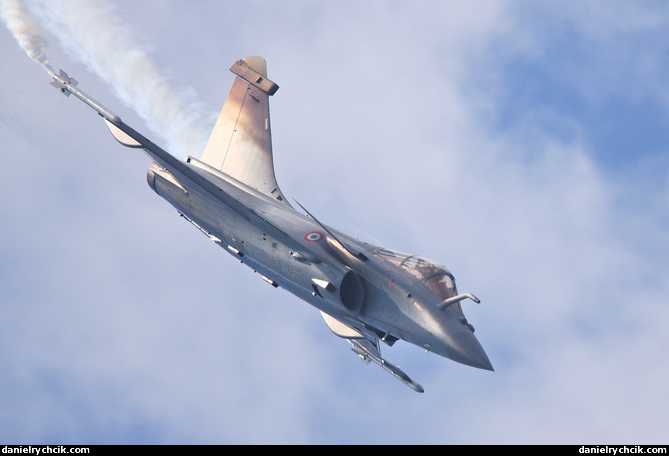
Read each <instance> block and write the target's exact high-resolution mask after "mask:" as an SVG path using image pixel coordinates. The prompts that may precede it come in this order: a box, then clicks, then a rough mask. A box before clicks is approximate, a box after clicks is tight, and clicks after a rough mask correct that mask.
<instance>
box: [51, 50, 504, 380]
mask: <svg viewBox="0 0 669 456" xmlns="http://www.w3.org/2000/svg"><path fill="white" fill-rule="evenodd" d="M230 70H231V71H232V72H233V73H234V74H235V75H236V78H235V81H234V83H233V85H232V89H231V90H230V94H229V95H228V98H227V100H226V101H225V104H224V106H223V109H222V111H221V113H220V115H219V117H218V120H217V121H216V124H215V126H214V129H213V132H212V134H211V136H210V138H209V140H208V142H207V145H206V147H205V149H204V152H203V153H202V156H201V157H200V159H196V158H193V157H188V158H186V159H185V160H180V159H177V158H175V157H174V156H172V155H171V154H169V153H168V152H166V151H165V150H164V149H162V148H160V147H159V146H158V145H156V144H155V143H153V142H151V141H150V140H148V139H147V138H146V137H145V136H143V135H142V134H140V133H138V132H137V131H135V130H134V129H133V128H131V127H130V126H128V125H127V124H125V123H124V122H123V121H122V120H121V119H120V118H119V117H118V116H117V115H116V114H114V113H113V112H111V111H110V110H109V109H107V108H106V107H104V106H103V105H101V104H100V103H98V102H97V101H95V100H94V99H93V98H91V97H90V96H89V95H87V94H86V93H85V92H83V91H82V90H81V89H79V88H78V87H77V85H78V82H77V81H76V80H75V79H73V78H70V77H69V76H68V75H67V73H65V72H64V71H63V70H61V71H60V73H59V74H54V75H53V79H54V80H53V82H51V84H52V85H53V86H55V87H56V88H58V89H59V90H60V91H61V92H62V93H64V94H65V95H67V96H70V94H73V95H75V96H76V97H77V98H79V99H80V100H82V101H83V102H84V103H86V104H87V105H89V106H90V107H92V108H93V109H94V110H96V111H97V112H98V114H99V115H100V116H102V117H103V118H104V120H105V122H106V124H107V127H109V130H110V131H111V133H112V135H113V136H114V138H115V139H116V140H117V141H118V142H119V143H121V144H122V145H124V146H127V147H131V148H137V149H141V150H143V151H144V152H145V153H146V154H147V155H148V156H149V157H150V158H151V160H152V161H153V163H152V164H151V166H150V167H149V170H148V172H147V176H146V177H147V181H148V184H149V186H150V187H151V188H152V189H153V190H154V191H155V192H156V193H157V194H158V195H160V196H161V197H163V198H164V199H165V200H167V201H168V202H169V203H170V204H171V205H172V206H174V207H175V208H176V210H177V211H178V212H179V215H180V216H181V217H183V218H184V219H186V220H187V221H189V222H190V223H192V224H193V225H194V226H195V227H196V228H197V229H198V230H200V231H201V232H202V233H204V234H205V235H206V236H208V237H209V238H210V239H211V240H212V241H214V242H215V243H216V244H218V245H219V246H221V247H222V248H223V250H225V251H226V252H228V253H229V254H231V255H232V256H233V257H235V258H236V259H237V260H239V261H240V262H241V263H243V264H245V265H246V266H248V267H250V268H252V269H253V271H255V272H257V273H258V274H260V275H261V276H262V278H263V279H264V280H265V281H266V282H267V283H269V284H270V285H272V286H273V287H281V288H284V289H286V290H288V291H289V292H291V293H293V294H294V295H295V296H297V297H298V298H300V299H302V300H304V301H306V302H308V303H309V304H311V305H312V306H314V307H315V308H317V309H318V310H319V311H320V312H321V314H322V316H323V319H324V320H325V323H326V324H327V326H328V327H329V328H330V330H332V332H334V333H335V334H336V335H337V336H339V337H342V338H344V339H346V340H348V341H349V342H350V343H351V345H352V351H353V352H354V353H356V354H357V355H358V356H359V357H360V359H361V360H362V361H364V362H365V363H366V364H369V362H370V361H371V362H374V363H375V364H378V365H379V366H380V367H381V368H383V369H384V370H386V371H387V372H389V373H391V374H392V375H394V376H395V377H396V378H398V379H399V380H401V381H402V382H404V383H405V384H406V385H408V386H409V387H411V388H412V389H414V390H415V391H417V392H423V387H421V386H420V385H419V384H418V383H416V382H415V381H413V380H412V379H411V378H410V377H409V376H408V375H406V374H405V373H404V372H403V371H402V370H400V368H399V367H397V366H395V365H393V364H391V363H390V362H388V361H386V360H385V359H384V358H383V357H382V356H381V342H383V343H384V344H386V345H389V346H392V345H393V344H394V343H395V342H397V341H398V340H400V339H401V340H404V341H406V342H409V343H411V344H414V345H417V346H418V347H421V348H423V349H425V350H426V351H429V352H433V353H436V354H438V355H440V356H443V357H446V358H449V359H451V360H453V361H456V362H459V363H462V364H466V365H469V366H473V367H477V368H480V369H486V370H493V368H492V365H491V363H490V360H489V359H488V356H487V355H486V353H485V351H484V350H483V348H482V347H481V345H480V344H479V342H478V340H477V339H476V337H475V336H474V327H473V326H472V325H471V324H470V323H469V322H468V321H467V319H466V318H465V315H464V313H463V310H462V306H461V302H462V301H463V300H472V301H474V302H477V303H478V302H479V300H478V298H476V297H475V296H474V295H473V294H470V293H462V294H460V293H458V291H457V288H456V285H455V278H454V277H453V274H451V272H450V271H449V270H448V269H446V268H445V267H444V266H442V265H441V264H439V263H437V262H435V261H432V260H428V259H426V258H422V257H420V256H417V255H410V254H406V253H401V252H398V251H394V250H390V249H387V248H383V247H379V246H376V245H372V244H369V243H367V242H362V241H360V240H358V239H356V238H353V237H351V236H348V235H346V234H344V233H342V232H340V231H338V230H336V229H334V228H332V227H329V226H327V225H325V224H323V223H321V221H319V220H318V219H317V218H316V217H315V216H314V215H312V214H311V213H310V212H309V211H307V210H306V209H305V208H304V207H302V205H300V204H299V203H298V202H297V201H295V203H297V205H298V206H300V208H301V209H302V210H303V211H304V212H305V213H306V215H305V214H303V213H302V212H300V211H298V210H296V209H295V208H294V207H293V206H292V205H291V204H290V202H289V201H288V199H287V198H286V197H285V195H284V194H283V193H282V192H281V190H280V189H279V186H278V184H277V182H276V178H275V174H274V163H273V158H272V140H271V129H270V119H269V97H270V96H272V95H274V94H275V93H276V91H277V90H278V89H279V86H278V85H277V84H276V83H274V82H273V81H271V80H270V79H268V78H267V65H266V62H265V60H264V59H263V58H262V57H246V58H244V59H242V60H239V61H237V62H235V63H234V64H233V65H232V68H231V69H230Z"/></svg>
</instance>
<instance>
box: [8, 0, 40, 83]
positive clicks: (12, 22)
mask: <svg viewBox="0 0 669 456" xmlns="http://www.w3.org/2000/svg"><path fill="white" fill-rule="evenodd" d="M0 17H2V20H3V21H4V22H5V24H6V25H7V28H8V29H9V30H10V31H11V32H12V34H13V35H14V38H16V41H18V42H19V45H20V46H21V47H22V48H23V49H24V50H25V51H26V53H27V54H28V57H30V58H31V59H33V60H34V61H35V62H37V63H39V64H40V65H42V66H43V67H44V68H45V69H46V70H47V71H48V72H49V74H53V68H51V65H50V63H49V59H48V57H47V56H46V53H45V52H44V48H45V47H47V46H48V43H47V41H46V38H44V36H43V35H42V33H41V32H40V30H39V27H37V25H36V24H35V23H34V22H32V21H31V20H30V19H29V18H28V16H26V13H25V11H24V10H23V8H22V7H21V4H20V3H19V0H0Z"/></svg>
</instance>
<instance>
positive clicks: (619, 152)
mask: <svg viewBox="0 0 669 456" xmlns="http://www.w3.org/2000/svg"><path fill="white" fill-rule="evenodd" d="M83 3H85V4H87V5H89V6H88V7H87V8H83V7H82V6H81V4H80V2H77V1H74V0H57V1H56V0H55V1H53V2H50V6H44V5H43V4H42V3H41V2H40V1H37V0H31V1H29V2H23V4H24V5H25V7H26V10H27V11H28V13H29V14H30V16H31V17H32V18H33V20H35V21H36V22H37V23H38V24H39V25H40V27H41V29H42V31H43V33H44V35H45V36H46V38H47V39H48V41H49V44H50V45H49V47H48V48H47V50H46V52H47V54H48V56H49V58H50V60H51V63H52V65H53V66H54V68H63V69H65V70H66V71H68V72H69V73H70V74H71V75H72V76H74V77H75V78H77V79H78V80H79V81H80V86H81V87H82V88H83V89H84V90H85V91H87V92H88V93H90V94H92V95H93V96H94V97H96V98H97V99H99V100H100V101H101V102H102V103H103V104H105V105H107V106H108V107H109V108H111V109H112V110H113V111H114V112H116V113H117V114H119V115H120V116H121V117H122V118H123V119H124V121H126V122H127V123H129V124H131V125H132V126H134V127H135V128H136V129H138V130H140V131H143V132H146V133H147V134H148V135H149V136H150V137H152V138H153V139H154V140H155V141H156V142H158V143H159V144H165V145H174V147H175V149H178V150H175V155H178V156H183V155H186V154H190V155H193V156H196V157H197V156H199V154H200V153H201V148H200V147H199V146H198V145H197V144H198V143H197V141H194V140H192V139H191V138H192V137H191V136H188V134H190V133H189V131H188V129H187V128H185V127H184V128H182V129H176V128H175V126H174V124H175V122H169V121H165V120H164V117H161V115H162V114H165V112H166V110H165V109H163V108H160V109H158V108H156V107H155V106H156V103H154V102H151V103H149V106H153V110H152V109H148V111H146V112H142V115H143V116H144V117H142V116H140V115H139V114H138V112H137V106H131V105H128V104H126V103H125V101H127V100H122V99H120V98H119V93H120V92H122V90H121V89H122V87H121V86H120V84H121V83H120V82H118V81H120V80H121V79H122V78H123V77H124V74H127V73H122V72H121V71H118V72H117V71H116V70H117V69H118V68H119V67H120V66H121V65H119V64H117V62H118V60H116V59H121V61H123V59H124V56H127V55H131V54H129V52H128V50H127V49H129V48H130V47H132V48H133V49H135V50H137V49H140V50H142V51H144V52H146V53H147V55H148V56H149V57H150V59H151V61H152V62H153V64H154V65H155V69H156V71H157V73H158V74H160V75H162V76H164V80H165V81H167V84H168V85H169V87H170V88H171V90H172V91H173V93H174V94H175V95H174V100H176V101H174V104H175V105H179V103H181V104H180V105H179V106H180V107H181V108H182V109H183V110H185V111H188V112H189V113H190V114H191V116H190V117H188V119H187V120H188V121H184V122H179V125H180V126H181V125H185V126H189V125H190V124H191V123H193V124H194V127H193V128H194V129H195V130H197V131H198V132H199V131H204V132H206V131H208V130H209V129H211V127H212V125H213V120H214V119H215V116H216V114H217V112H218V110H219V109H220V107H221V106H222V104H223V102H224V100H225V97H226V96H227V93H228V91H229V88H230V86H231V84H232V80H233V75H232V73H230V72H229V71H228V69H229V68H230V66H231V65H232V63H233V62H234V61H235V60H237V59H239V58H241V57H244V56H246V55H262V56H264V57H265V58H266V59H267V62H268V70H269V77H270V78H271V79H273V80H275V81H276V82H277V83H278V84H279V85H280V87H281V88H280V90H279V91H278V92H277V94H276V95H275V96H274V97H273V98H272V100H271V114H272V133H273V141H274V154H275V166H276V174H277V178H278V181H279V184H280V185H281V187H282V190H283V191H284V193H286V194H287V195H288V196H290V197H295V198H297V199H298V200H299V201H300V202H301V203H303V204H304V205H305V206H306V207H307V208H309V210H310V211H311V212H313V213H314V214H315V215H316V216H317V217H319V219H321V220H323V221H324V222H326V223H328V224H331V225H333V226H335V227H337V228H339V229H342V230H343V231H347V232H350V233H353V234H355V235H357V236H360V237H361V238H364V239H368V240H370V241H373V242H377V243H381V244H382V245H385V246H387V247H389V248H394V249H397V250H401V251H407V252H412V253H416V254H420V255H423V256H426V257H429V258H433V259H434V260H436V261H438V262H440V263H443V264H445V265H446V266H448V267H449V269H451V271H452V272H453V273H454V274H455V276H456V278H457V279H458V285H459V289H461V290H462V291H467V292H472V293H474V294H476V295H477V296H479V297H480V298H481V300H482V303H481V304H480V305H478V306H474V305H470V306H467V307H466V308H465V313H466V315H467V318H468V320H469V321H470V322H471V323H472V324H473V325H474V326H475V327H476V335H477V337H478V338H479V340H480V341H481V343H482V345H483V346H484V348H485V349H486V351H487V353H488V355H489V357H490V359H491V361H492V363H493V365H494V366H495V369H496V372H494V373H490V372H484V371H480V370H476V369H472V368H468V367H466V366H462V365H458V364H456V363H453V362H450V361H448V360H444V359H440V358H438V357H437V356H434V355H432V354H424V353H423V351H421V350H420V349H418V348H417V347H412V346H409V345H407V344H401V343H398V344H396V345H395V346H394V347H392V348H385V349H384V351H383V353H384V355H385V357H386V358H387V359H388V360H390V361H391V362H393V363H394V364H397V365H400V366H401V367H402V368H403V369H404V370H405V371H406V372H407V373H408V374H409V375H410V376H412V377H413V378H415V379H416V380H417V381H418V382H419V383H421V384H422V385H423V386H424V387H425V389H426V392H425V394H422V395H419V394H415V393H414V392H412V391H411V390H409V389H408V388H406V387H404V386H403V385H402V384H401V383H399V382H397V381H396V380H395V379H393V378H392V377H391V376H389V375H387V374H386V373H385V372H383V371H381V370H380V369H378V368H376V367H375V366H365V365H363V364H362V363H360V362H359V361H358V360H357V359H356V357H355V356H354V355H353V354H352V353H350V351H349V350H348V344H347V343H346V342H345V341H343V340H340V339H338V338H337V337H335V336H334V335H332V334H331V333H330V331H329V330H328V329H327V327H326V326H325V325H324V323H323V322H322V319H321V317H320V315H319V314H318V312H317V311H316V310H315V309H313V308H311V307H309V306H308V305H306V304H304V303H302V302H301V301H299V300H298V299H297V298H294V297H293V296H292V295H290V294H288V293H287V292H285V291H283V290H275V289H273V288H272V287H269V286H267V284H265V283H264V282H263V281H262V280H260V277H259V276H257V275H254V274H253V273H252V271H250V270H248V269H247V268H244V267H242V266H240V265H239V264H237V263H236V262H235V261H234V260H233V259H232V258H231V257H230V256H229V255H227V254H225V253H224V252H222V251H221V250H220V249H219V248H218V247H216V246H214V245H212V244H211V242H210V241H209V240H208V239H206V238H205V237H204V236H202V235H201V234H199V233H198V232H197V230H195V229H194V228H193V227H192V226H190V225H189V224H187V223H185V222H184V221H183V220H181V219H180V218H179V217H178V215H177V213H176V211H175V210H174V209H172V208H171V207H170V206H169V205H168V204H167V203H165V202H164V201H162V200H161V199H160V198H159V197H157V196H156V195H155V194H154V193H153V192H152V191H151V190H150V189H149V188H148V186H147V185H146V181H145V178H144V176H145V172H146V169H147V168H148V166H149V164H150V163H149V161H148V160H147V159H146V157H145V156H143V155H142V154H138V153H136V152H133V151H132V150H129V149H124V148H121V147H120V146H118V145H117V144H116V142H115V141H114V140H113V138H111V136H110V135H109V134H108V132H107V131H106V128H105V127H104V125H103V124H102V122H101V121H100V119H99V118H98V116H96V115H95V113H93V112H92V111H91V110H90V109H88V108H87V107H86V106H84V105H83V104H82V103H79V102H78V101H77V100H74V99H67V98H65V97H63V96H61V95H59V94H58V93H57V92H56V91H55V90H54V89H53V88H52V87H50V86H49V85H48V82H49V76H48V75H47V74H46V72H44V71H43V69H42V68H41V67H40V66H39V65H37V64H36V63H34V62H32V61H31V60H30V59H29V58H28V57H27V56H26V54H25V53H24V52H23V51H22V50H21V49H20V48H19V46H18V45H17V43H16V41H15V40H14V38H13V37H12V35H11V34H10V33H9V32H8V31H5V32H2V33H0V49H1V52H2V56H3V62H5V64H3V73H4V78H5V81H11V83H6V84H3V85H2V86H0V140H1V141H2V150H3V152H2V153H3V166H2V167H1V168H0V195H1V196H0V204H1V205H2V208H3V211H2V215H1V217H2V218H1V219H0V220H1V222H2V223H0V290H2V291H1V292H0V301H1V302H2V306H1V310H0V365H2V366H3V368H2V369H0V440H2V441H3V442H6V443H24V444H25V443H81V444H85V443H317V444H318V443H369V444H374V443H398V444H399V443H416V444H421V443H425V444H428V443H458V444H459V443H465V444H467V443H521V444H522V443H593V442H596V443H610V444H625V443H628V444H630V443H636V444H639V443H648V444H651V443H666V423H667V422H668V421H669V415H668V412H667V410H666V406H665V404H666V403H667V399H669V397H668V393H667V387H666V379H667V377H668V375H669V361H668V358H667V356H666V354H665V347H667V346H669V336H667V332H666V327H667V324H668V323H669V309H668V303H669V280H668V279H667V277H669V262H667V258H668V254H669V248H668V247H669V235H668V234H667V233H669V210H668V209H667V208H668V207H669V181H668V178H669V155H668V151H669V135H668V134H667V128H666V126H667V120H668V117H669V84H668V83H667V82H666V81H667V77H666V75H667V74H668V70H669V42H668V41H667V35H666V30H667V25H669V24H668V22H669V8H668V7H667V6H666V5H665V4H664V3H663V2H644V3H631V4H630V3H629V2H623V1H608V2H603V1H587V2H582V3H580V4H575V3H573V2H550V3H549V2H526V1H525V2H524V1H494V2H493V1H479V2H467V4H466V5H464V4H462V3H454V2H429V1H424V2H419V3H418V4H416V3H415V2H399V1H396V2H390V1H387V2H382V1H375V2H365V3H363V4H360V3H359V2H345V1H342V2H337V3H327V4H324V3H314V2H305V1H287V2H281V3H276V2H271V3H270V2H225V3H224V2H215V1H201V2H197V3H195V4H193V2H179V1H162V0H161V1H145V2H130V1H115V2H111V1H102V0H95V1H89V2H83ZM68 5H69V6H68ZM108 5H113V7H112V9H111V10H110V11H109V10H106V9H105V8H106V7H107V6H108ZM96 8H102V9H101V10H100V9H97V10H96ZM91 10H94V11H93V12H95V11H106V14H104V15H102V16H103V17H104V18H106V19H105V21H106V22H105V23H104V24H95V23H94V22H92V19H91V18H92V17H95V14H92V15H91ZM63 11H69V12H71V11H76V12H77V13H76V14H70V17H69V18H68V19H62V18H63V17H64V15H63V13H62V12H63ZM110 18H111V19H113V20H111V21H110ZM82 24H83V25H82ZM90 24H95V26H94V27H93V29H94V30H97V31H99V32H100V33H98V34H96V36H95V37H94V36H91V33H90V32H87V34H84V35H78V34H77V33H75V31H73V29H72V27H75V28H76V27H79V28H80V29H81V27H85V26H88V25H90ZM102 25H104V26H105V27H107V26H108V27H109V28H110V29H112V30H115V31H117V32H118V33H116V34H112V36H113V39H112V40H111V45H112V46H114V45H115V46H116V47H118V48H121V52H119V53H118V55H116V54H114V55H111V53H108V54H105V55H104V56H103V57H104V58H100V55H99V53H98V54H97V55H96V54H95V52H93V51H92V50H91V49H98V50H99V49H101V47H97V48H96V46H106V45H109V43H110V42H109V41H106V40H105V36H102V35H104V34H103V33H102V30H106V29H105V28H103V27H102ZM97 35H101V36H102V37H101V36H97ZM105 49H107V48H105ZM124 49H125V51H124ZM87 52H88V54H87ZM105 65H107V66H105ZM110 67H115V68H110ZM123 68H124V69H127V68H126V67H125V66H124V67H123ZM100 69H102V70H100ZM96 71H97V72H96ZM114 78H116V79H114ZM130 88H132V87H130ZM147 92H149V91H148V89H143V90H141V91H140V93H147ZM164 98H167V97H164ZM170 99H171V98H170ZM158 111H159V112H158ZM191 121H192V122H191ZM184 135H186V136H184ZM184 138H186V139H184ZM184 145H185V146H184ZM191 145H192V146H191Z"/></svg>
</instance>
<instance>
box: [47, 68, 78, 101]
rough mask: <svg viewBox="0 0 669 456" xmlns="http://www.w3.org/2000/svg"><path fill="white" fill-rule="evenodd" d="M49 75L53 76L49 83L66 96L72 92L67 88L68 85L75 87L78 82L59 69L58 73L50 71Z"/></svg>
mask: <svg viewBox="0 0 669 456" xmlns="http://www.w3.org/2000/svg"><path fill="white" fill-rule="evenodd" d="M51 76H52V77H53V81H52V82H51V85H52V86H54V87H55V88H57V89H58V90H60V91H61V92H62V93H63V95H65V96H66V97H69V96H70V94H71V93H72V92H71V91H70V90H69V89H68V87H69V86H72V87H76V86H77V85H78V84H79V81H77V80H76V79H74V78H71V77H70V76H69V75H68V74H67V73H66V72H65V71H63V70H60V74H56V73H52V74H51Z"/></svg>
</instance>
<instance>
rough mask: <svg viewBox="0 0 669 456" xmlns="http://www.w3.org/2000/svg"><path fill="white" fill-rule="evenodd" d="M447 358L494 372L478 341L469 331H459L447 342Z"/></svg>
mask: <svg viewBox="0 0 669 456" xmlns="http://www.w3.org/2000/svg"><path fill="white" fill-rule="evenodd" d="M448 357H449V358H451V359H452V360H453V361H457V362H458V363H462V364H466V365H467V366H472V367H478V368H479V369H485V370H489V371H494V370H495V369H493V367H492V364H491V363H490V360H489V359H488V355H486V353H485V351H483V347H481V344H480V343H479V341H478V339H476V337H475V336H474V334H472V333H471V332H469V331H460V332H459V333H458V334H456V335H455V337H453V338H452V339H451V340H450V341H449V344H448Z"/></svg>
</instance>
